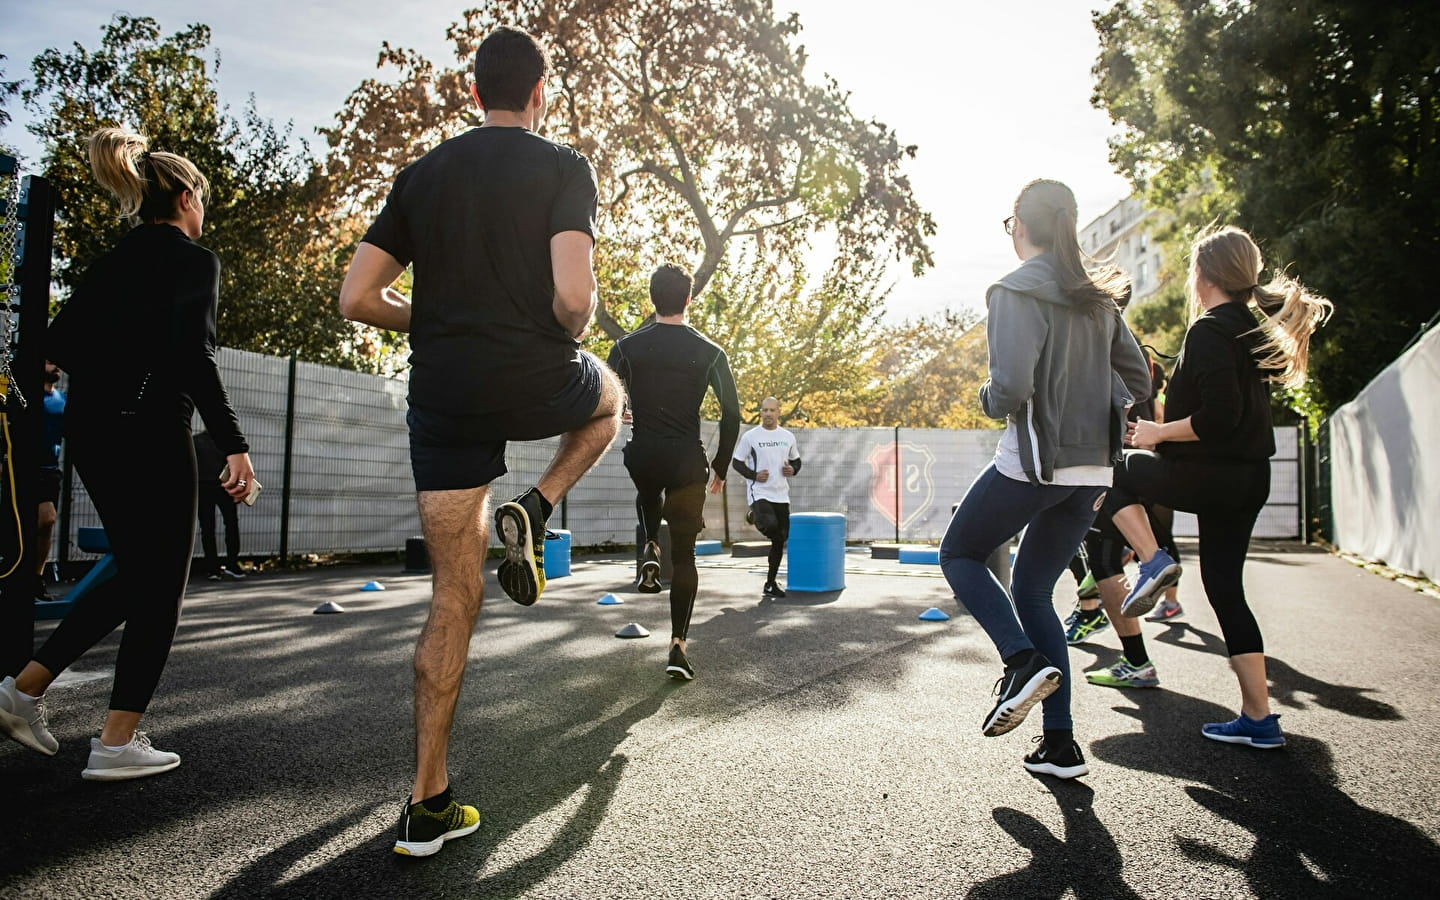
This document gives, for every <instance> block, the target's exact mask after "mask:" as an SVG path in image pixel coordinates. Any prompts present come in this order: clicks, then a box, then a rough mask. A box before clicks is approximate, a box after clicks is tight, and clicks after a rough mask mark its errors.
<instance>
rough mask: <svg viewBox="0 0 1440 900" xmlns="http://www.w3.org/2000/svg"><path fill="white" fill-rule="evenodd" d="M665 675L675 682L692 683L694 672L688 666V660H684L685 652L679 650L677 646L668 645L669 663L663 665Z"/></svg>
mask: <svg viewBox="0 0 1440 900" xmlns="http://www.w3.org/2000/svg"><path fill="white" fill-rule="evenodd" d="M665 674H666V675H669V676H670V677H671V678H674V679H675V680H676V681H693V680H694V679H695V670H694V669H693V668H691V666H690V660H688V659H686V658H685V651H684V650H681V649H680V645H679V644H672V645H670V661H669V662H668V663H667V664H666V665H665Z"/></svg>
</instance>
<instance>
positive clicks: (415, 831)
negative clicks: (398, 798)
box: [395, 788, 480, 856]
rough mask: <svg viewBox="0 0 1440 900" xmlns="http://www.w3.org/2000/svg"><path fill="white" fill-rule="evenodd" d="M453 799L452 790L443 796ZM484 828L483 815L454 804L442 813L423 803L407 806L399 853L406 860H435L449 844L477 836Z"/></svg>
mask: <svg viewBox="0 0 1440 900" xmlns="http://www.w3.org/2000/svg"><path fill="white" fill-rule="evenodd" d="M440 796H441V797H442V798H445V799H449V797H450V790H449V788H446V790H445V793H443V794H441V795H440ZM479 827H480V811H479V810H477V809H476V808H475V807H473V806H461V805H460V804H459V803H456V802H455V801H454V800H450V805H449V806H446V807H445V809H444V810H443V811H442V812H438V813H436V812H431V811H430V810H428V809H426V808H425V804H424V803H423V802H422V803H406V804H405V809H404V810H403V811H402V812H401V813H400V834H399V836H398V837H396V838H395V852H396V853H399V854H401V855H403V856H433V855H434V854H436V853H439V852H440V848H441V847H442V846H444V844H445V842H446V841H448V840H453V839H454V838H459V837H464V836H465V835H467V834H472V833H474V831H475V829H477V828H479Z"/></svg>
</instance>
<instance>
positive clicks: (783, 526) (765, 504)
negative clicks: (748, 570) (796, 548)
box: [751, 500, 790, 581]
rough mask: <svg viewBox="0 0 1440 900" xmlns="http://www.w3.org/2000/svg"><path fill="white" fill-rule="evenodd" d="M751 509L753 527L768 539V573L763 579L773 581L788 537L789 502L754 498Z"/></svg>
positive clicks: (783, 554) (777, 573)
mask: <svg viewBox="0 0 1440 900" xmlns="http://www.w3.org/2000/svg"><path fill="white" fill-rule="evenodd" d="M751 509H752V510H753V511H754V513H755V527H756V528H758V529H759V530H760V533H761V534H763V535H765V536H766V537H768V538H769V539H770V559H769V560H768V562H769V563H770V574H769V576H767V577H766V579H765V580H766V581H774V580H775V576H777V575H779V574H780V560H782V559H784V558H785V542H786V541H788V540H789V539H790V504H788V503H772V502H770V501H769V500H756V501H755V502H754V503H753V504H752V505H751Z"/></svg>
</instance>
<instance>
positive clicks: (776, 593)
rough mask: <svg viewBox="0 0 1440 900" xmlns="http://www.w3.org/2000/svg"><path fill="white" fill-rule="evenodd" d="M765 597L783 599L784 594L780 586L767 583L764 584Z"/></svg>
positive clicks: (771, 582)
mask: <svg viewBox="0 0 1440 900" xmlns="http://www.w3.org/2000/svg"><path fill="white" fill-rule="evenodd" d="M765 596H767V597H783V596H785V592H784V591H783V590H781V589H780V585H778V584H776V583H775V582H773V581H767V582H765Z"/></svg>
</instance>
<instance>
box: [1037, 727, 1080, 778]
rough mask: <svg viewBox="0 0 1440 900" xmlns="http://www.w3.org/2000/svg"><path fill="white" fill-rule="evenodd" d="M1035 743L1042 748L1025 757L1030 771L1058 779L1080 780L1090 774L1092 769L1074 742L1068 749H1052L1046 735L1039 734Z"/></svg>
mask: <svg viewBox="0 0 1440 900" xmlns="http://www.w3.org/2000/svg"><path fill="white" fill-rule="evenodd" d="M1035 742H1036V743H1037V744H1039V745H1040V746H1038V747H1036V748H1035V750H1034V752H1032V753H1031V754H1030V755H1029V756H1026V757H1025V762H1024V766H1025V768H1026V769H1027V770H1028V771H1031V772H1038V773H1041V774H1044V775H1054V776H1055V777H1056V778H1079V777H1080V776H1081V775H1089V774H1090V767H1089V766H1087V765H1085V754H1083V753H1081V752H1080V745H1079V744H1077V743H1075V742H1074V741H1071V742H1070V746H1068V747H1052V746H1050V745H1049V744H1047V743H1045V735H1043V734H1039V735H1036V736H1035Z"/></svg>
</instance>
